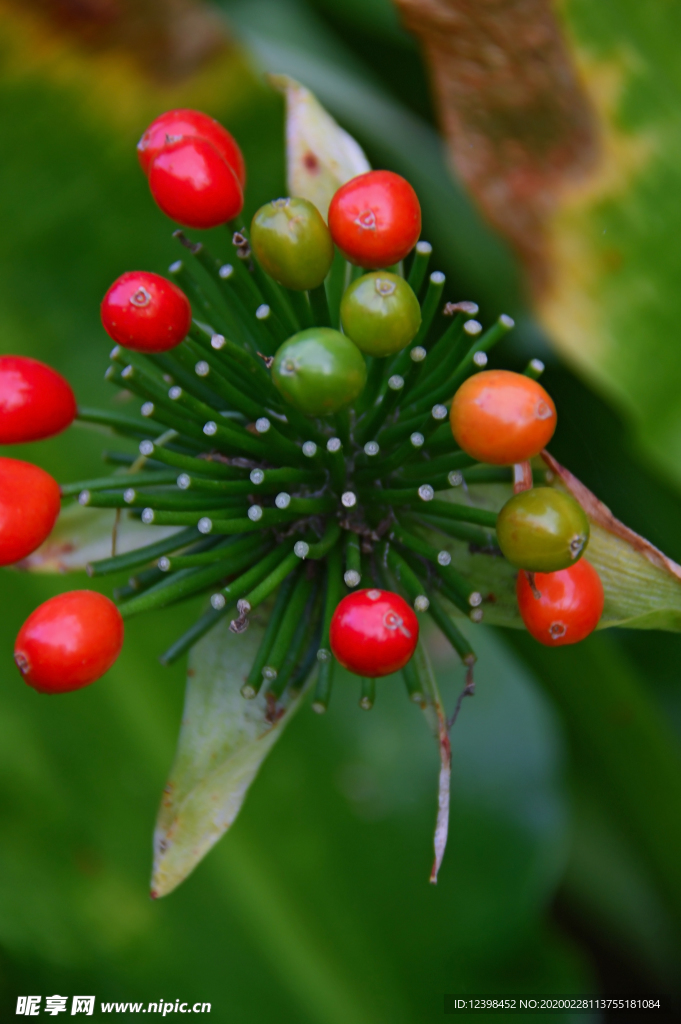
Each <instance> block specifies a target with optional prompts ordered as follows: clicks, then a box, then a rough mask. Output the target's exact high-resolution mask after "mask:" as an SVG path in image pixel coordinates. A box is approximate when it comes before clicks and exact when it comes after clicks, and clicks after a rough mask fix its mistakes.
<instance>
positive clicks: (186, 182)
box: [149, 137, 244, 228]
mask: <svg viewBox="0 0 681 1024" xmlns="http://www.w3.org/2000/svg"><path fill="white" fill-rule="evenodd" d="M149 188H150V189H151V194H152V196H153V197H154V199H155V200H156V203H157V204H158V206H159V207H160V208H161V210H163V212H164V213H165V214H166V216H168V217H170V218H171V219H172V220H174V221H177V223H178V224H182V225H184V227H188V228H215V227H218V225H220V224H224V223H225V222H226V221H228V220H231V219H232V217H236V216H237V215H238V214H240V213H241V210H242V208H243V205H244V194H243V190H242V188H241V185H240V184H239V180H238V178H237V176H236V174H235V173H234V171H233V170H232V168H231V167H230V166H229V164H228V163H227V161H226V160H224V159H223V158H222V157H221V156H220V154H219V153H218V151H217V149H216V148H215V146H213V144H212V143H210V142H207V141H206V140H205V139H197V138H189V137H187V138H183V139H179V140H178V141H177V142H173V143H171V144H170V145H168V146H164V147H163V149H162V150H161V151H160V153H159V154H158V156H156V157H155V158H154V159H153V160H152V162H151V166H150V168H149Z"/></svg>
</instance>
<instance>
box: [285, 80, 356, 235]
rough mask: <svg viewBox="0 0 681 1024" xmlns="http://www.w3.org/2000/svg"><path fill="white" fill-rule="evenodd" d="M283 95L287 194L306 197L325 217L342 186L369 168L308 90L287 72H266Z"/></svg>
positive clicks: (353, 143) (349, 136)
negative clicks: (284, 102)
mask: <svg viewBox="0 0 681 1024" xmlns="http://www.w3.org/2000/svg"><path fill="white" fill-rule="evenodd" d="M269 81H270V83H271V84H272V85H273V86H274V87H275V88H276V89H279V91H280V92H283V93H284V96H285V97H286V164H287V167H286V184H287V187H288V190H289V193H290V195H292V196H301V197H302V198H303V199H308V200H309V201H310V202H311V203H314V205H315V206H316V207H317V209H318V210H319V212H320V213H321V215H322V217H324V219H326V217H327V214H328V212H329V203H330V202H331V199H332V197H333V194H334V192H336V191H337V189H339V188H340V186H341V185H343V184H345V182H346V181H349V180H350V178H354V177H355V176H356V175H357V174H364V172H365V171H370V170H371V165H370V164H369V161H368V160H367V158H366V156H365V155H364V152H363V151H362V148H361V146H360V145H359V143H357V142H355V140H354V139H353V138H352V136H351V135H348V133H347V132H346V131H344V130H343V129H342V128H341V127H340V125H339V124H337V122H336V121H334V119H333V118H332V117H331V115H330V114H329V113H327V111H326V110H325V109H324V107H323V106H322V105H321V103H319V102H318V101H317V99H316V98H315V97H314V96H313V95H312V93H311V92H310V90H309V89H306V88H305V86H303V85H301V84H300V83H299V82H296V81H295V79H293V78H290V77H289V76H288V75H269Z"/></svg>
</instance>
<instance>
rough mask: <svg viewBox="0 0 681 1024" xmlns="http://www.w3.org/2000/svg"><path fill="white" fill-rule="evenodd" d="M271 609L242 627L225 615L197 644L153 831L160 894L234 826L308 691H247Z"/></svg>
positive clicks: (153, 884)
mask: <svg viewBox="0 0 681 1024" xmlns="http://www.w3.org/2000/svg"><path fill="white" fill-rule="evenodd" d="M269 611H270V608H269V606H266V607H265V606H264V607H263V609H262V614H260V615H257V616H254V617H253V620H252V621H251V625H250V627H249V629H248V630H247V632H246V633H243V634H240V635H237V634H235V633H232V632H231V630H230V628H229V620H228V619H227V618H225V619H224V620H223V622H222V623H221V624H220V625H219V626H217V627H216V628H215V629H214V630H212V632H211V633H209V634H208V636H206V637H205V638H204V639H203V640H202V641H201V642H200V643H199V644H197V646H196V647H195V648H194V650H193V652H192V655H191V657H190V662H189V671H188V673H187V676H188V679H187V691H186V695H185V704H184V711H183V714H182V727H181V730H180V738H179V741H178V747H177V752H176V755H175V762H174V764H173V767H172V770H171V773H170V778H169V779H168V782H167V784H166V787H165V789H164V796H163V800H162V802H161V808H160V810H159V814H158V819H157V822H156V831H155V834H154V869H153V877H152V882H151V887H152V893H153V895H154V896H165V895H167V894H168V893H169V892H172V890H173V889H175V888H176V886H178V885H179V884H180V882H182V881H183V880H184V879H185V878H186V877H187V875H188V874H190V872H191V871H193V870H194V868H195V867H196V865H197V864H198V863H199V861H200V860H201V859H202V858H203V857H204V856H205V855H206V853H208V851H209V850H210V849H211V847H212V846H214V844H215V843H216V842H217V841H218V839H219V838H220V837H221V836H222V835H223V834H224V833H225V832H226V831H227V829H228V828H229V827H230V826H231V824H232V823H233V821H234V819H235V818H236V816H237V814H238V813H239V810H240V809H241V805H242V804H243V802H244V799H245V797H246V793H247V792H248V789H249V787H250V785H251V783H252V782H253V780H254V778H255V776H256V775H257V773H258V770H259V768H260V765H261V764H262V762H263V761H264V760H265V758H266V757H267V755H268V753H269V752H270V750H271V749H272V747H273V745H274V744H275V743H276V741H277V740H278V739H279V737H280V736H281V734H282V731H283V729H284V727H285V726H286V725H287V724H288V722H289V721H290V719H291V718H292V716H293V714H294V712H295V711H296V710H297V708H298V706H299V704H300V700H301V696H302V692H303V691H301V692H300V693H298V694H295V695H294V696H292V695H291V694H290V692H289V691H286V693H285V694H284V697H283V698H282V703H281V704H277V705H276V706H273V705H272V704H271V703H268V701H267V700H266V699H265V697H264V695H259V696H258V697H256V698H255V699H254V700H246V699H245V698H244V697H242V695H241V687H242V686H243V683H244V681H245V678H246V676H247V674H248V671H249V669H250V667H251V664H252V662H253V659H254V657H255V654H256V652H257V650H258V646H259V644H260V641H261V640H262V636H263V633H264V629H265V624H266V622H267V616H268V614H269Z"/></svg>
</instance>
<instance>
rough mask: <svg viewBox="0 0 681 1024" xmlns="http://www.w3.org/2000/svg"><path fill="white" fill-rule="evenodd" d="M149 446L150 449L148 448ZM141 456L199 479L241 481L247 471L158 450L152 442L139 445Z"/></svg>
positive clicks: (207, 459) (216, 462) (209, 460)
mask: <svg viewBox="0 0 681 1024" xmlns="http://www.w3.org/2000/svg"><path fill="white" fill-rule="evenodd" d="M150 445H151V447H149V446H150ZM140 452H141V454H142V455H145V456H151V455H153V457H154V458H155V459H158V461H159V462H165V463H167V465H169V466H175V467H176V468H177V469H180V470H183V471H184V472H185V473H193V474H197V475H198V476H201V477H204V476H205V477H210V478H211V479H212V478H215V479H216V480H218V479H219V480H224V481H227V480H243V479H244V478H245V476H246V474H247V473H248V470H247V469H241V468H240V467H237V466H228V465H226V464H225V463H224V462H219V461H217V460H216V459H211V458H210V457H206V458H193V457H192V456H191V455H182V454H181V453H179V452H175V451H171V450H170V449H169V448H165V447H163V448H158V447H157V446H156V445H154V443H153V441H148V440H144V441H142V443H141V444H140Z"/></svg>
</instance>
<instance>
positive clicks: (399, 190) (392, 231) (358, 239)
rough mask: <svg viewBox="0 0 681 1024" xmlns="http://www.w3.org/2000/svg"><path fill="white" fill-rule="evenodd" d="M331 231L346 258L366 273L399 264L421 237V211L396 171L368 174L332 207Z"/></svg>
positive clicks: (337, 197) (344, 188)
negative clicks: (366, 271) (365, 270)
mask: <svg viewBox="0 0 681 1024" xmlns="http://www.w3.org/2000/svg"><path fill="white" fill-rule="evenodd" d="M329 230H330V231H331V236H332V238H333V240H334V242H335V243H336V245H337V246H338V248H339V249H340V250H341V252H342V253H343V255H344V256H345V257H346V258H347V259H348V260H350V262H351V263H355V264H357V265H358V266H360V267H364V268H366V269H367V270H381V269H384V268H385V267H390V266H392V265H393V264H394V263H399V261H400V260H401V259H404V257H405V256H406V255H407V254H408V253H410V252H411V250H412V249H413V248H414V246H415V245H416V243H417V242H418V240H419V235H420V234H421V206H420V204H419V201H418V197H417V195H416V193H415V192H414V189H413V188H412V187H411V185H410V184H409V182H408V181H406V180H405V179H404V178H402V177H401V176H400V175H399V174H395V173H394V172H393V171H367V173H366V174H359V175H357V177H356V178H351V179H350V181H348V182H346V183H345V185H341V187H340V188H339V189H338V191H337V192H336V194H335V195H334V197H333V199H332V200H331V204H330V206H329Z"/></svg>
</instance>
